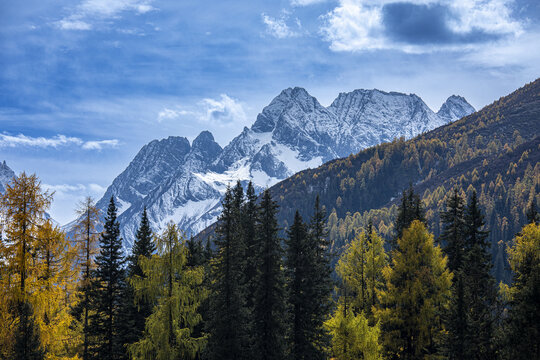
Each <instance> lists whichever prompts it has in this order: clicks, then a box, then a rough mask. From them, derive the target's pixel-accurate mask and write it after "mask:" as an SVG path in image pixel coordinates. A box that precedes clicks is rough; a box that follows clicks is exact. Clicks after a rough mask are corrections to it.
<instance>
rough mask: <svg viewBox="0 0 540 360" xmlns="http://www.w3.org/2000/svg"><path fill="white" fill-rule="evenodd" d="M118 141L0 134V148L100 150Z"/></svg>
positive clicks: (112, 146) (114, 146)
mask: <svg viewBox="0 0 540 360" xmlns="http://www.w3.org/2000/svg"><path fill="white" fill-rule="evenodd" d="M118 145H119V142H118V140H116V139H112V140H98V141H84V140H82V139H81V138H78V137H69V136H65V135H56V136H53V137H49V138H47V137H43V136H39V137H32V136H26V135H23V134H18V135H9V134H0V148H2V147H11V148H13V147H37V148H59V147H64V146H77V147H80V148H82V149H84V150H101V149H103V148H106V147H109V148H116V147H118Z"/></svg>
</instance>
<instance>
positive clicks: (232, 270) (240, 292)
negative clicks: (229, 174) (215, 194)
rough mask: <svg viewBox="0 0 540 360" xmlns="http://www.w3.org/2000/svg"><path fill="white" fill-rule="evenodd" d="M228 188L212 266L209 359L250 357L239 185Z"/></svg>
mask: <svg viewBox="0 0 540 360" xmlns="http://www.w3.org/2000/svg"><path fill="white" fill-rule="evenodd" d="M239 185H240V184H237V186H236V187H235V189H234V190H232V189H230V188H228V189H227V191H226V193H225V197H224V199H223V201H222V206H223V210H222V213H221V215H220V217H219V219H218V225H217V229H216V235H217V237H216V239H215V245H216V247H217V251H218V253H217V256H216V258H215V260H214V262H213V269H212V279H213V285H212V290H213V293H212V298H211V299H210V306H211V316H210V323H209V332H210V338H209V342H208V354H207V355H208V357H209V358H210V359H225V360H228V359H231V360H232V359H248V358H249V357H250V353H249V350H250V339H249V333H250V328H249V311H248V308H247V307H246V288H245V277H244V272H245V253H246V246H245V242H244V236H243V229H242V221H241V206H242V197H243V194H242V196H241V195H240V193H241V191H240V189H241V186H239Z"/></svg>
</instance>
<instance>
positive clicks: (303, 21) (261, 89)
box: [0, 0, 540, 223]
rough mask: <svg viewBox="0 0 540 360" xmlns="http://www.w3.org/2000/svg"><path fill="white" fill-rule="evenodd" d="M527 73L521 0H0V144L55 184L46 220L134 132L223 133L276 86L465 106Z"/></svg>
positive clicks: (87, 188)
mask: <svg viewBox="0 0 540 360" xmlns="http://www.w3.org/2000/svg"><path fill="white" fill-rule="evenodd" d="M539 75H540V3H539V2H538V1H535V0H528V1H526V0H514V1H510V0H509V1H505V0H409V1H394V0H336V1H324V0H282V1H255V0H247V1H218V0H212V1H210V0H198V1H159V0H76V1H74V0H70V1H65V0H59V1H54V2H53V1H42V0H41V1H36V0H25V1H1V2H0V124H1V127H0V160H3V159H5V160H6V161H7V163H8V165H9V166H10V167H12V168H13V169H14V170H15V171H16V172H20V171H23V170H25V171H27V172H35V173H37V175H38V176H39V177H40V178H41V179H42V182H43V184H44V185H45V186H46V187H47V188H49V189H51V190H55V191H56V196H55V199H56V200H55V203H54V205H53V208H52V209H51V213H52V215H53V217H55V218H56V219H57V220H59V221H60V222H61V223H64V222H67V221H69V220H70V219H71V218H72V217H73V209H74V208H75V205H76V202H77V200H78V199H80V198H81V197H82V196H84V195H86V194H89V195H92V196H94V197H100V196H101V194H102V193H103V191H104V188H106V187H107V186H108V185H109V184H110V183H111V181H112V180H113V179H114V177H115V176H116V175H118V174H119V173H120V172H121V171H122V170H123V169H124V168H125V167H126V166H127V165H128V164H129V161H131V159H132V158H133V157H134V155H135V154H136V153H137V151H138V150H139V149H140V147H142V146H143V145H144V144H146V143H147V142H149V141H151V140H153V139H156V138H163V137H167V136H170V135H179V136H186V137H188V138H189V139H193V138H194V137H195V136H196V135H197V134H198V133H199V132H200V131H202V130H205V129H208V130H210V131H212V132H213V133H214V136H215V137H216V139H217V141H218V142H219V143H220V144H221V145H225V144H226V143H227V142H228V141H229V140H230V139H231V138H232V137H234V136H235V135H236V134H238V133H239V132H240V131H241V129H242V128H243V127H244V126H250V125H251V124H252V123H253V121H254V119H255V117H256V115H257V113H258V112H259V111H260V110H261V109H262V107H264V106H265V105H266V104H268V103H269V102H270V100H271V99H272V98H273V97H274V96H276V95H277V94H278V93H279V92H280V91H281V90H282V89H284V88H287V87H291V86H302V87H305V88H306V89H307V90H308V91H309V92H310V93H311V94H312V95H314V96H316V97H317V98H318V99H319V101H321V103H322V104H323V105H328V104H329V103H330V102H331V101H332V100H333V99H334V98H335V97H336V96H337V94H338V93H339V92H343V91H350V90H353V89H356V88H378V89H382V90H386V91H402V92H406V93H416V94H417V95H419V96H420V97H422V98H423V99H424V101H426V102H427V104H428V105H429V106H430V107H431V108H432V109H434V110H435V111H436V110H437V109H438V108H439V106H440V105H441V104H442V102H443V101H444V100H445V99H446V98H447V97H448V96H449V95H452V94H459V95H463V96H465V97H466V98H467V99H468V100H469V102H471V104H472V105H474V106H475V107H476V108H481V107H482V106H484V105H486V104H489V103H490V102H492V101H493V100H495V99H498V98H499V97H500V96H503V95H505V94H507V93H509V92H511V91H512V90H514V89H515V88H517V87H520V86H522V85H523V84H524V83H526V82H530V81H532V80H534V79H536V78H537V77H538V76H539Z"/></svg>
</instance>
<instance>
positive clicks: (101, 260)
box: [89, 197, 125, 360]
mask: <svg viewBox="0 0 540 360" xmlns="http://www.w3.org/2000/svg"><path fill="white" fill-rule="evenodd" d="M99 242H100V252H99V254H98V255H97V256H96V269H95V270H94V276H93V281H92V289H91V302H90V304H91V306H90V308H91V310H92V313H91V315H90V326H89V333H90V335H91V347H90V349H89V355H90V358H93V359H100V360H108V359H110V360H114V359H123V358H125V349H124V346H123V339H122V326H123V324H122V323H121V321H120V319H121V309H122V306H121V305H122V301H123V293H124V286H125V274H124V269H123V265H124V257H123V254H122V239H121V238H120V225H119V223H118V221H117V217H116V205H115V203H114V198H113V197H111V200H110V202H109V207H108V209H107V216H106V217H105V224H104V230H103V233H102V234H101V238H100V241H99Z"/></svg>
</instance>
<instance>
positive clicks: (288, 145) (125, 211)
mask: <svg viewBox="0 0 540 360" xmlns="http://www.w3.org/2000/svg"><path fill="white" fill-rule="evenodd" d="M472 112H474V108H473V107H472V106H471V105H469V104H468V103H467V101H466V100H465V99H464V98H462V97H459V96H451V97H449V98H448V100H447V101H446V102H445V103H444V104H443V105H442V106H441V109H440V110H439V112H438V113H434V112H433V111H432V110H431V109H430V108H429V107H428V106H427V105H426V104H425V103H424V101H422V99H421V98H420V97H418V96H417V95H415V94H402V93H396V92H384V91H380V90H354V91H352V92H349V93H341V94H339V96H338V97H337V98H336V99H335V100H334V101H333V102H332V104H331V105H330V106H329V107H324V106H322V105H321V104H320V103H319V102H318V100H317V99H316V98H315V97H313V96H311V95H310V94H309V93H308V92H307V91H306V90H305V89H303V88H299V87H295V88H288V89H285V90H283V91H282V92H281V93H280V94H279V95H278V96H277V97H275V98H274V99H273V100H272V101H271V102H270V104H269V105H268V106H266V107H265V108H264V109H263V110H262V111H261V113H260V114H259V115H258V116H257V119H256V121H255V122H254V124H253V125H252V126H251V128H247V127H246V128H244V129H243V131H242V132H241V133H240V134H239V135H238V136H237V137H235V138H234V139H233V140H232V141H231V142H230V143H229V144H228V145H227V146H225V147H224V148H221V147H220V146H219V144H217V143H216V142H215V140H214V137H213V135H212V134H211V133H210V132H208V131H203V132H201V134H200V135H199V136H197V138H196V139H195V140H193V142H192V143H191V144H190V143H189V141H188V140H187V139H186V138H184V137H178V136H171V137H169V138H167V139H162V140H159V141H158V140H154V141H152V142H150V143H149V144H147V145H145V146H144V147H143V148H142V149H141V151H139V153H138V154H137V156H135V158H134V159H133V161H132V162H131V163H130V164H129V166H128V167H127V168H126V170H124V171H123V172H122V173H121V174H120V175H119V176H118V177H117V178H116V179H115V180H114V181H113V183H112V184H111V186H110V187H109V188H108V189H107V191H106V193H105V195H104V197H103V198H102V199H101V200H99V201H98V203H97V204H98V207H99V208H100V209H102V210H105V209H106V207H107V204H108V201H109V199H110V197H111V196H114V197H115V199H116V200H117V202H118V204H119V208H120V211H119V213H120V215H119V218H118V219H119V221H120V224H121V231H122V236H123V239H124V244H125V248H126V249H129V248H130V247H131V245H132V243H133V240H134V237H135V234H136V230H137V227H138V226H139V221H140V215H141V213H142V210H143V209H144V208H146V209H147V211H148V216H149V219H150V221H151V222H152V225H153V228H154V230H155V231H159V230H161V229H163V228H164V227H165V225H166V224H167V223H168V222H169V221H173V222H175V223H176V224H178V226H179V227H180V228H181V229H183V230H184V231H186V232H187V234H188V235H189V234H195V233H197V232H198V231H200V230H203V229H204V228H205V227H207V226H208V225H210V224H212V223H213V222H215V221H216V219H217V216H218V215H219V213H220V209H221V204H220V201H221V199H222V196H223V194H224V193H225V191H226V189H227V186H233V185H234V184H235V183H236V181H238V180H240V181H241V182H242V183H243V184H244V185H245V184H247V182H248V181H252V182H253V183H254V186H255V189H256V191H258V192H260V191H262V190H263V189H264V188H266V187H269V186H272V185H274V184H275V183H277V182H279V181H281V180H283V179H285V178H287V177H289V176H291V175H294V174H295V173H296V172H298V171H301V170H304V169H306V168H315V167H318V166H319V165H321V164H322V163H324V162H326V161H329V160H332V159H335V158H338V157H344V156H348V155H350V154H352V153H357V152H358V151H360V150H362V149H364V148H367V147H370V146H374V145H377V144H379V143H382V142H386V141H391V140H393V139H394V138H397V137H402V136H403V137H405V138H411V137H414V136H416V135H418V134H421V133H423V132H425V131H429V130H432V129H434V128H436V127H439V126H441V125H444V124H447V123H448V122H450V121H454V120H456V119H458V118H460V117H462V116H465V115H468V114H470V113H472Z"/></svg>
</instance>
